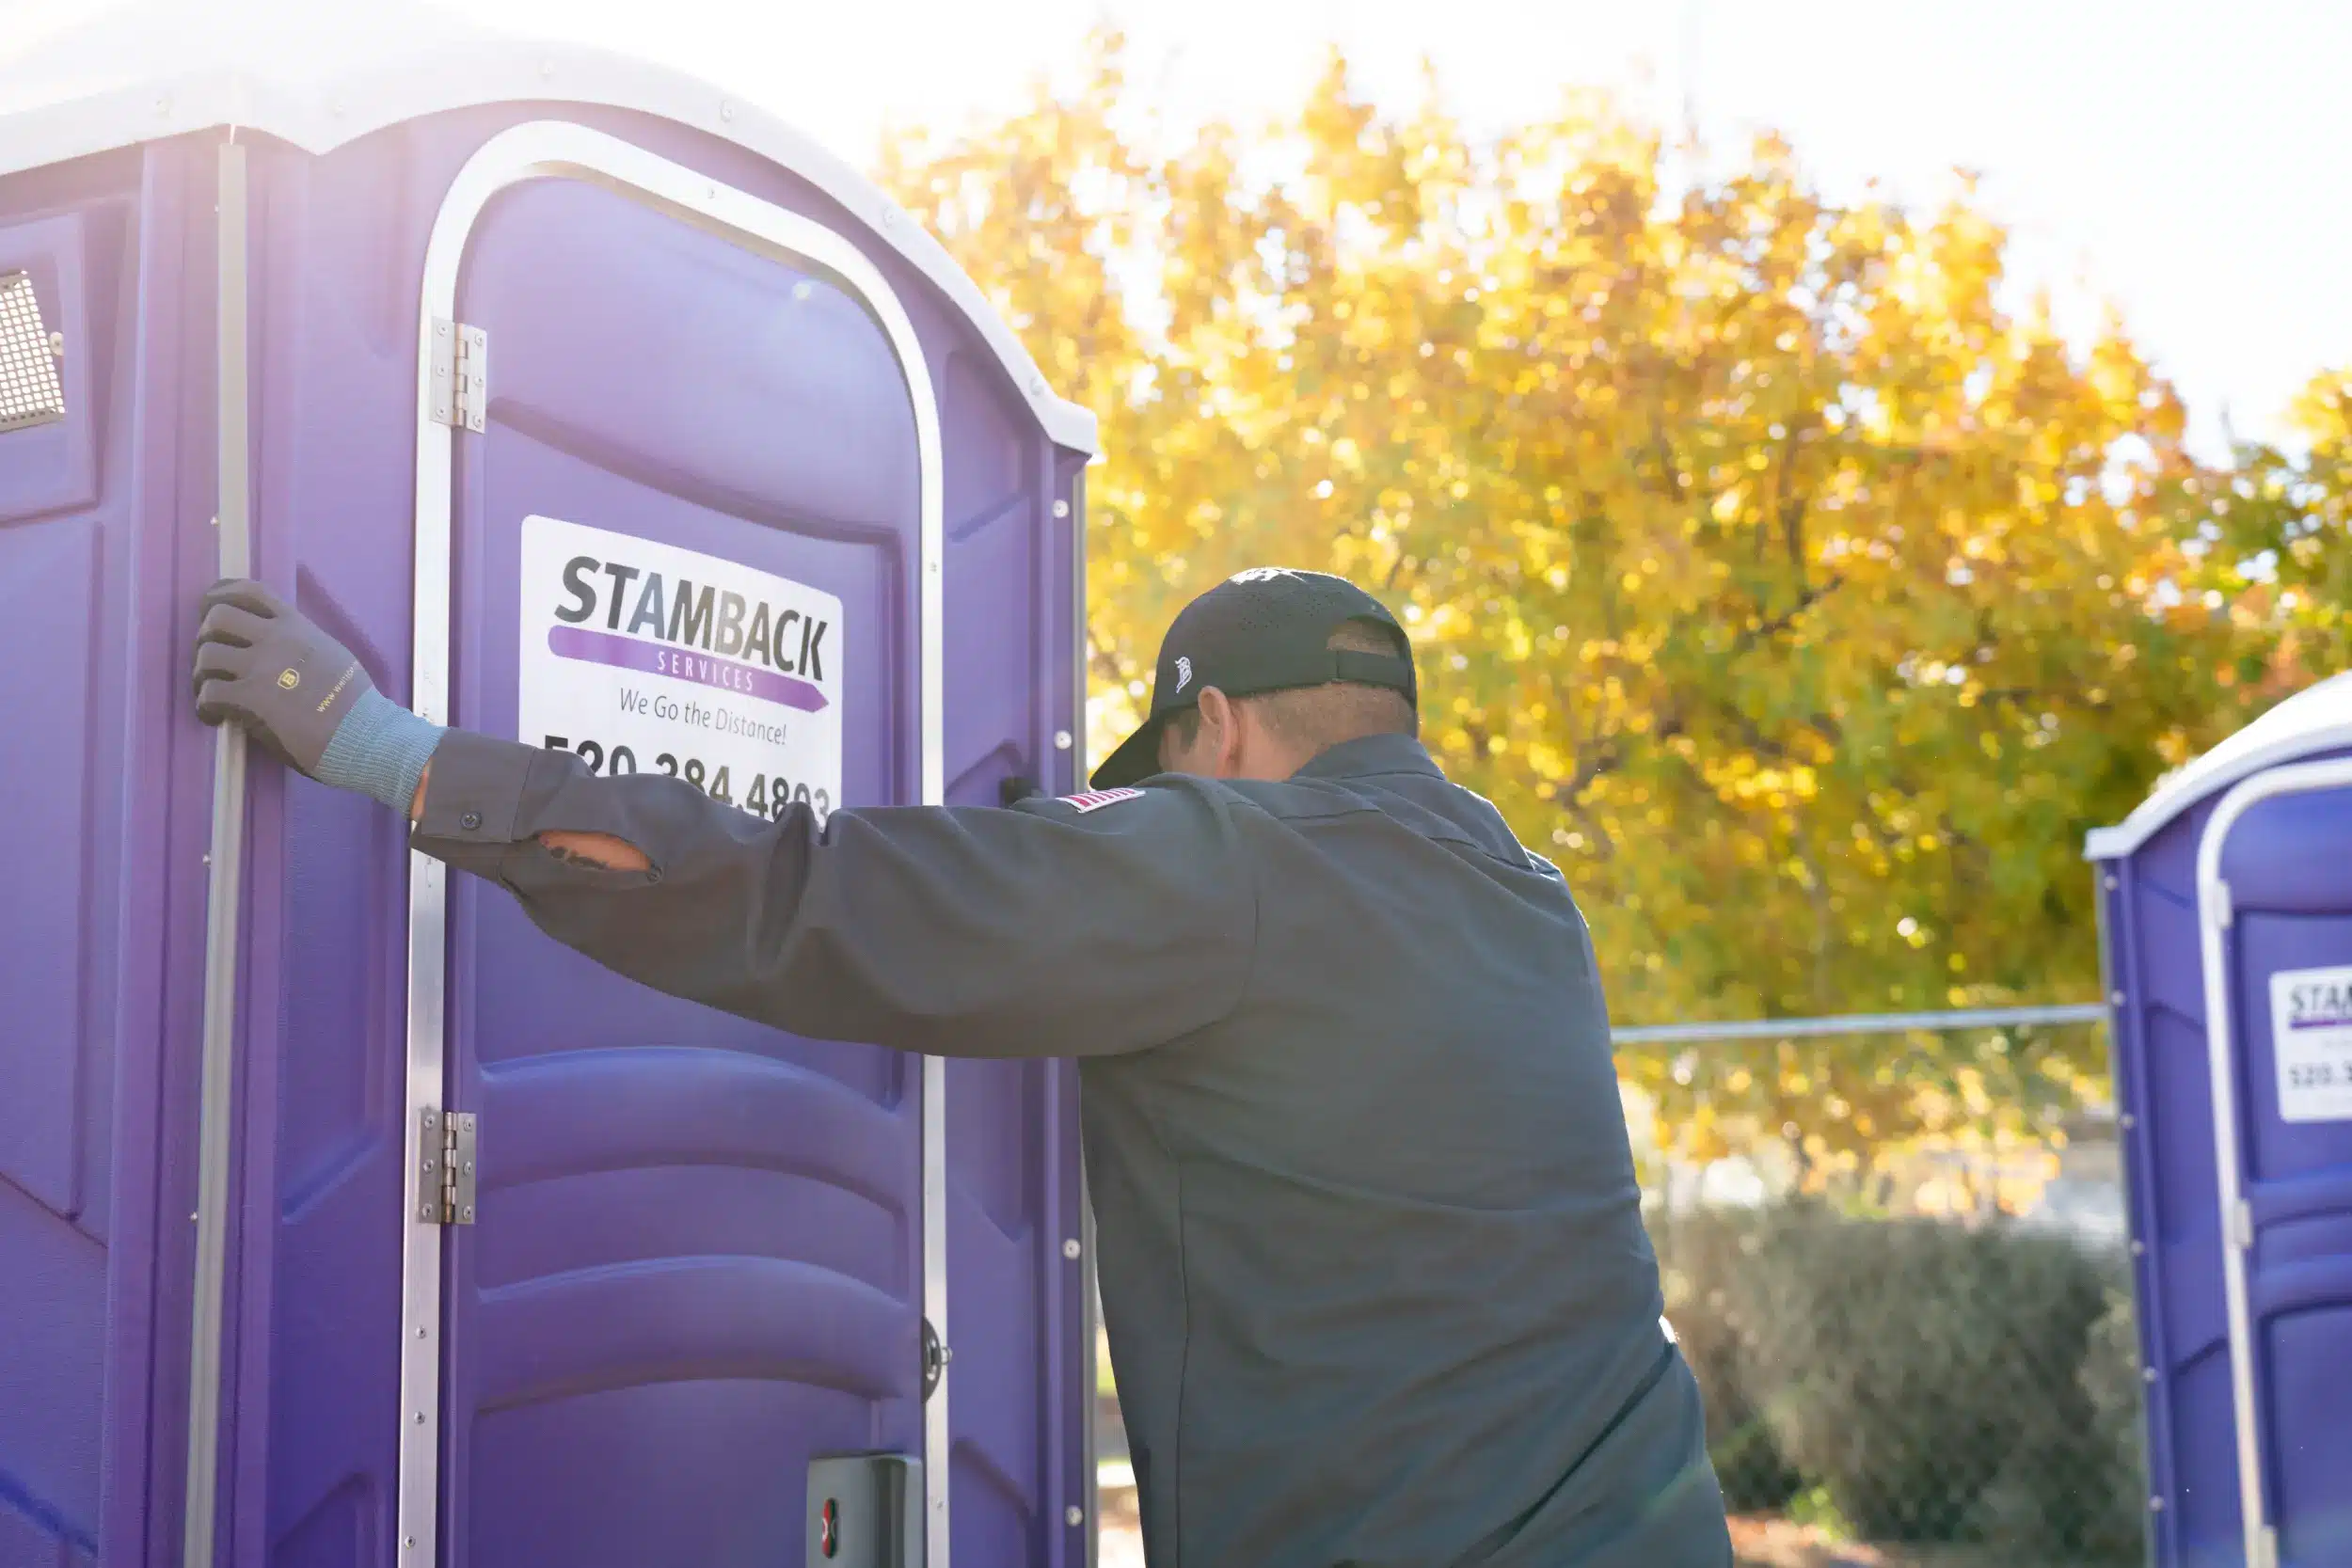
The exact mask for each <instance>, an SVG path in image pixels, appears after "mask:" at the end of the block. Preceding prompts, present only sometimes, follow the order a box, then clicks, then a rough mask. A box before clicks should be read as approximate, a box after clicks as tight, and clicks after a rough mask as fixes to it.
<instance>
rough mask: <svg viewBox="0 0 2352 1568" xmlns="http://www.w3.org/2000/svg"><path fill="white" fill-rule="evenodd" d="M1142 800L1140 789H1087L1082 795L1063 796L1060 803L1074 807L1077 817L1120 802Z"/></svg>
mask: <svg viewBox="0 0 2352 1568" xmlns="http://www.w3.org/2000/svg"><path fill="white" fill-rule="evenodd" d="M1142 799H1143V791H1141V790H1140V789H1089V790H1088V791H1087V792H1086V793H1085V794H1084V795H1065V796H1063V797H1062V798H1061V803H1062V804H1063V805H1065V806H1072V807H1075V808H1076V810H1077V813H1078V815H1079V816H1085V815H1086V814H1087V813H1088V812H1090V811H1101V810H1102V809H1103V808H1104V806H1115V805H1117V804H1119V802H1120V801H1121V800H1142Z"/></svg>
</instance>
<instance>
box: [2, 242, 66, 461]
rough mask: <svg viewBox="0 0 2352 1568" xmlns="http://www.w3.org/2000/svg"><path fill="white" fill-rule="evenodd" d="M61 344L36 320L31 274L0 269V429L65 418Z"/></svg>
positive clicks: (36, 298)
mask: <svg viewBox="0 0 2352 1568" xmlns="http://www.w3.org/2000/svg"><path fill="white" fill-rule="evenodd" d="M64 348H65V344H64V342H63V341H61V340H60V339H57V338H55V337H52V336H51V335H50V332H49V329H48V327H47V326H45V325H42V323H41V319H40V296H39V295H37V294H35V293H33V277H32V274H30V273H25V272H11V273H0V431H9V430H23V429H24V428H25V427H26V426H27V425H37V424H49V423H51V422H53V421H55V420H62V419H64V418H65V383H64V381H63V380H62V379H61V378H60V377H59V376H58V374H57V356H59V355H60V354H61V353H62V352H64Z"/></svg>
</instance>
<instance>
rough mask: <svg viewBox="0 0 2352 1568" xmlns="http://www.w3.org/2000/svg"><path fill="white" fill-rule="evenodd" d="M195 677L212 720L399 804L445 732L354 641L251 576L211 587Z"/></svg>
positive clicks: (199, 711) (324, 778) (323, 777)
mask: <svg viewBox="0 0 2352 1568" xmlns="http://www.w3.org/2000/svg"><path fill="white" fill-rule="evenodd" d="M195 686H196V716H197V717H198V718H199V719H201V720H202V721H204V722H206V723H207V724H218V723H221V722H223V721H230V722H233V723H236V724H238V725H241V726H242V727H243V728H244V729H245V730H246V733H247V734H248V735H250V736H252V737H253V743H254V744H255V745H257V746H259V747H261V748H262V750H263V751H265V752H269V753H270V754H271V755H272V756H274V757H276V758H278V761H280V762H282V763H284V764H286V765H287V766H288V767H289V768H295V769H296V770H298V771H300V772H302V773H306V774H308V775H309V776H310V777H311V778H314V779H316V780H318V781H319V782H320V783H321V784H332V785H334V786H335V787H337V788H339V789H355V790H358V791H359V792H360V793H361V794H364V795H370V796H373V797H374V798H375V799H376V800H382V801H383V802H384V803H385V804H387V805H389V806H393V807H395V808H398V809H403V810H405V809H406V807H407V805H408V802H409V800H410V798H411V797H412V796H413V795H414V794H415V792H416V787H417V782H418V780H419V778H420V777H421V776H422V774H423V772H424V765H425V763H426V762H427V761H428V760H429V759H430V758H431V757H432V754H433V749H434V747H435V746H436V745H437V744H438V743H439V741H440V736H441V731H440V726H438V725H437V724H431V723H427V722H426V721H424V720H421V719H420V718H418V717H417V716H416V715H415V714H413V713H410V712H409V711H408V710H407V709H406V708H404V707H402V706H400V705H398V704H396V703H394V702H392V701H391V700H390V699H389V698H387V697H385V696H383V695H382V694H381V693H379V692H378V691H377V690H376V689H375V683H374V682H373V681H372V680H370V679H369V678H368V673H367V672H366V671H365V670H363V669H361V668H360V667H359V661H358V659H357V658H356V657H353V656H352V652H351V650H350V649H349V648H346V647H344V646H343V645H342V643H341V642H338V641H335V639H333V638H332V637H329V636H328V635H327V634H326V632H324V631H321V630H320V629H319V627H318V626H316V625H315V624H314V623H313V622H311V621H310V618H309V617H307V616H305V615H304V614H302V612H301V611H299V610H295V609H294V607H293V606H292V605H290V604H287V603H286V602H285V601H284V600H282V599H280V598H278V595H277V594H272V593H271V592H270V591H269V590H268V589H266V588H264V587H262V585H261V584H260V583H258V582H254V581H251V580H249V579H246V578H223V579H222V580H221V581H219V582H216V583H215V584H213V586H212V587H211V588H209V589H207V590H206V591H205V594H204V621H203V624H202V626H199V628H198V631H197V638H196V672H195Z"/></svg>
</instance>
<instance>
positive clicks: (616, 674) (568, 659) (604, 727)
mask: <svg viewBox="0 0 2352 1568" xmlns="http://www.w3.org/2000/svg"><path fill="white" fill-rule="evenodd" d="M521 610H522V613H521V616H520V621H521V627H522V648H521V661H520V665H519V670H520V677H519V678H520V690H519V691H518V693H517V700H516V725H517V736H516V738H518V739H520V740H523V741H525V742H527V743H528V744H531V745H534V746H546V747H549V748H552V749H554V750H557V751H568V752H578V753H579V754H580V759H581V760H582V761H583V762H585V763H586V764H587V766H588V770H589V771H590V772H592V773H661V774H666V775H668V776H670V777H672V778H678V779H683V780H685V781H686V782H687V783H688V784H692V785H693V786H694V787H696V788H697V789H701V790H703V791H705V792H706V793H707V794H708V795H709V796H710V797H711V798H712V799H713V800H723V801H724V802H726V803H727V804H729V805H732V806H737V807H739V808H740V809H742V810H744V811H748V812H751V813H752V814H753V815H755V816H766V817H771V818H772V817H777V816H783V815H784V813H785V810H786V808H787V807H788V806H790V805H791V804H792V803H793V802H795V801H803V802H805V803H806V804H807V805H808V806H809V807H810V809H811V810H813V811H814V812H815V813H816V814H817V819H818V821H819V822H822V821H823V820H824V819H825V817H826V816H829V815H830V814H831V813H832V811H833V809H834V807H835V806H836V805H838V804H840V801H841V701H840V696H841V689H842V683H841V659H842V652H843V647H842V644H843V641H844V640H843V636H842V630H841V601H840V600H839V599H837V598H835V597H834V595H832V594H826V593H821V592H819V591H818V590H817V589H814V588H810V587H808V586H806V585H805V584H803V583H798V582H793V581H791V580H790V579H789V578H780V577H776V576H773V575H771V574H770V573H767V572H760V571H755V570H754V569H752V568H751V567H748V566H743V565H739V564H738V563H736V562H731V561H723V560H721V559H719V558H718V557H716V556H708V555H703V554H700V553H698V552H696V551H693V550H686V549H680V548H678V547H677V546H674V545H662V544H657V543H655V542H654V541H652V540H649V539H640V538H637V537H635V536H634V535H631V534H626V533H613V532H610V531H606V530H604V529H596V528H589V527H587V526H585V525H583V524H580V523H571V522H565V521H563V520H562V519H560V518H556V517H543V516H536V515H533V516H530V517H526V518H524V519H523V531H522V605H521Z"/></svg>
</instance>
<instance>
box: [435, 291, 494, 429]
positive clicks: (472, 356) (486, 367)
mask: <svg viewBox="0 0 2352 1568" xmlns="http://www.w3.org/2000/svg"><path fill="white" fill-rule="evenodd" d="M489 412H490V335H489V334H488V333H487V332H485V331H484V330H482V328H480V327H478V326H468V325H466V324H465V323H463V322H453V321H449V320H446V319H444V318H442V317H439V316H436V317H435V318H434V319H433V422H434V423H435V424H445V425H448V426H449V427H450V428H451V429H453V430H470V431H472V432H473V433H474V434H475V435H477V436H479V435H481V434H482V431H483V428H484V425H485V421H486V420H487V419H488V417H489Z"/></svg>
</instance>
